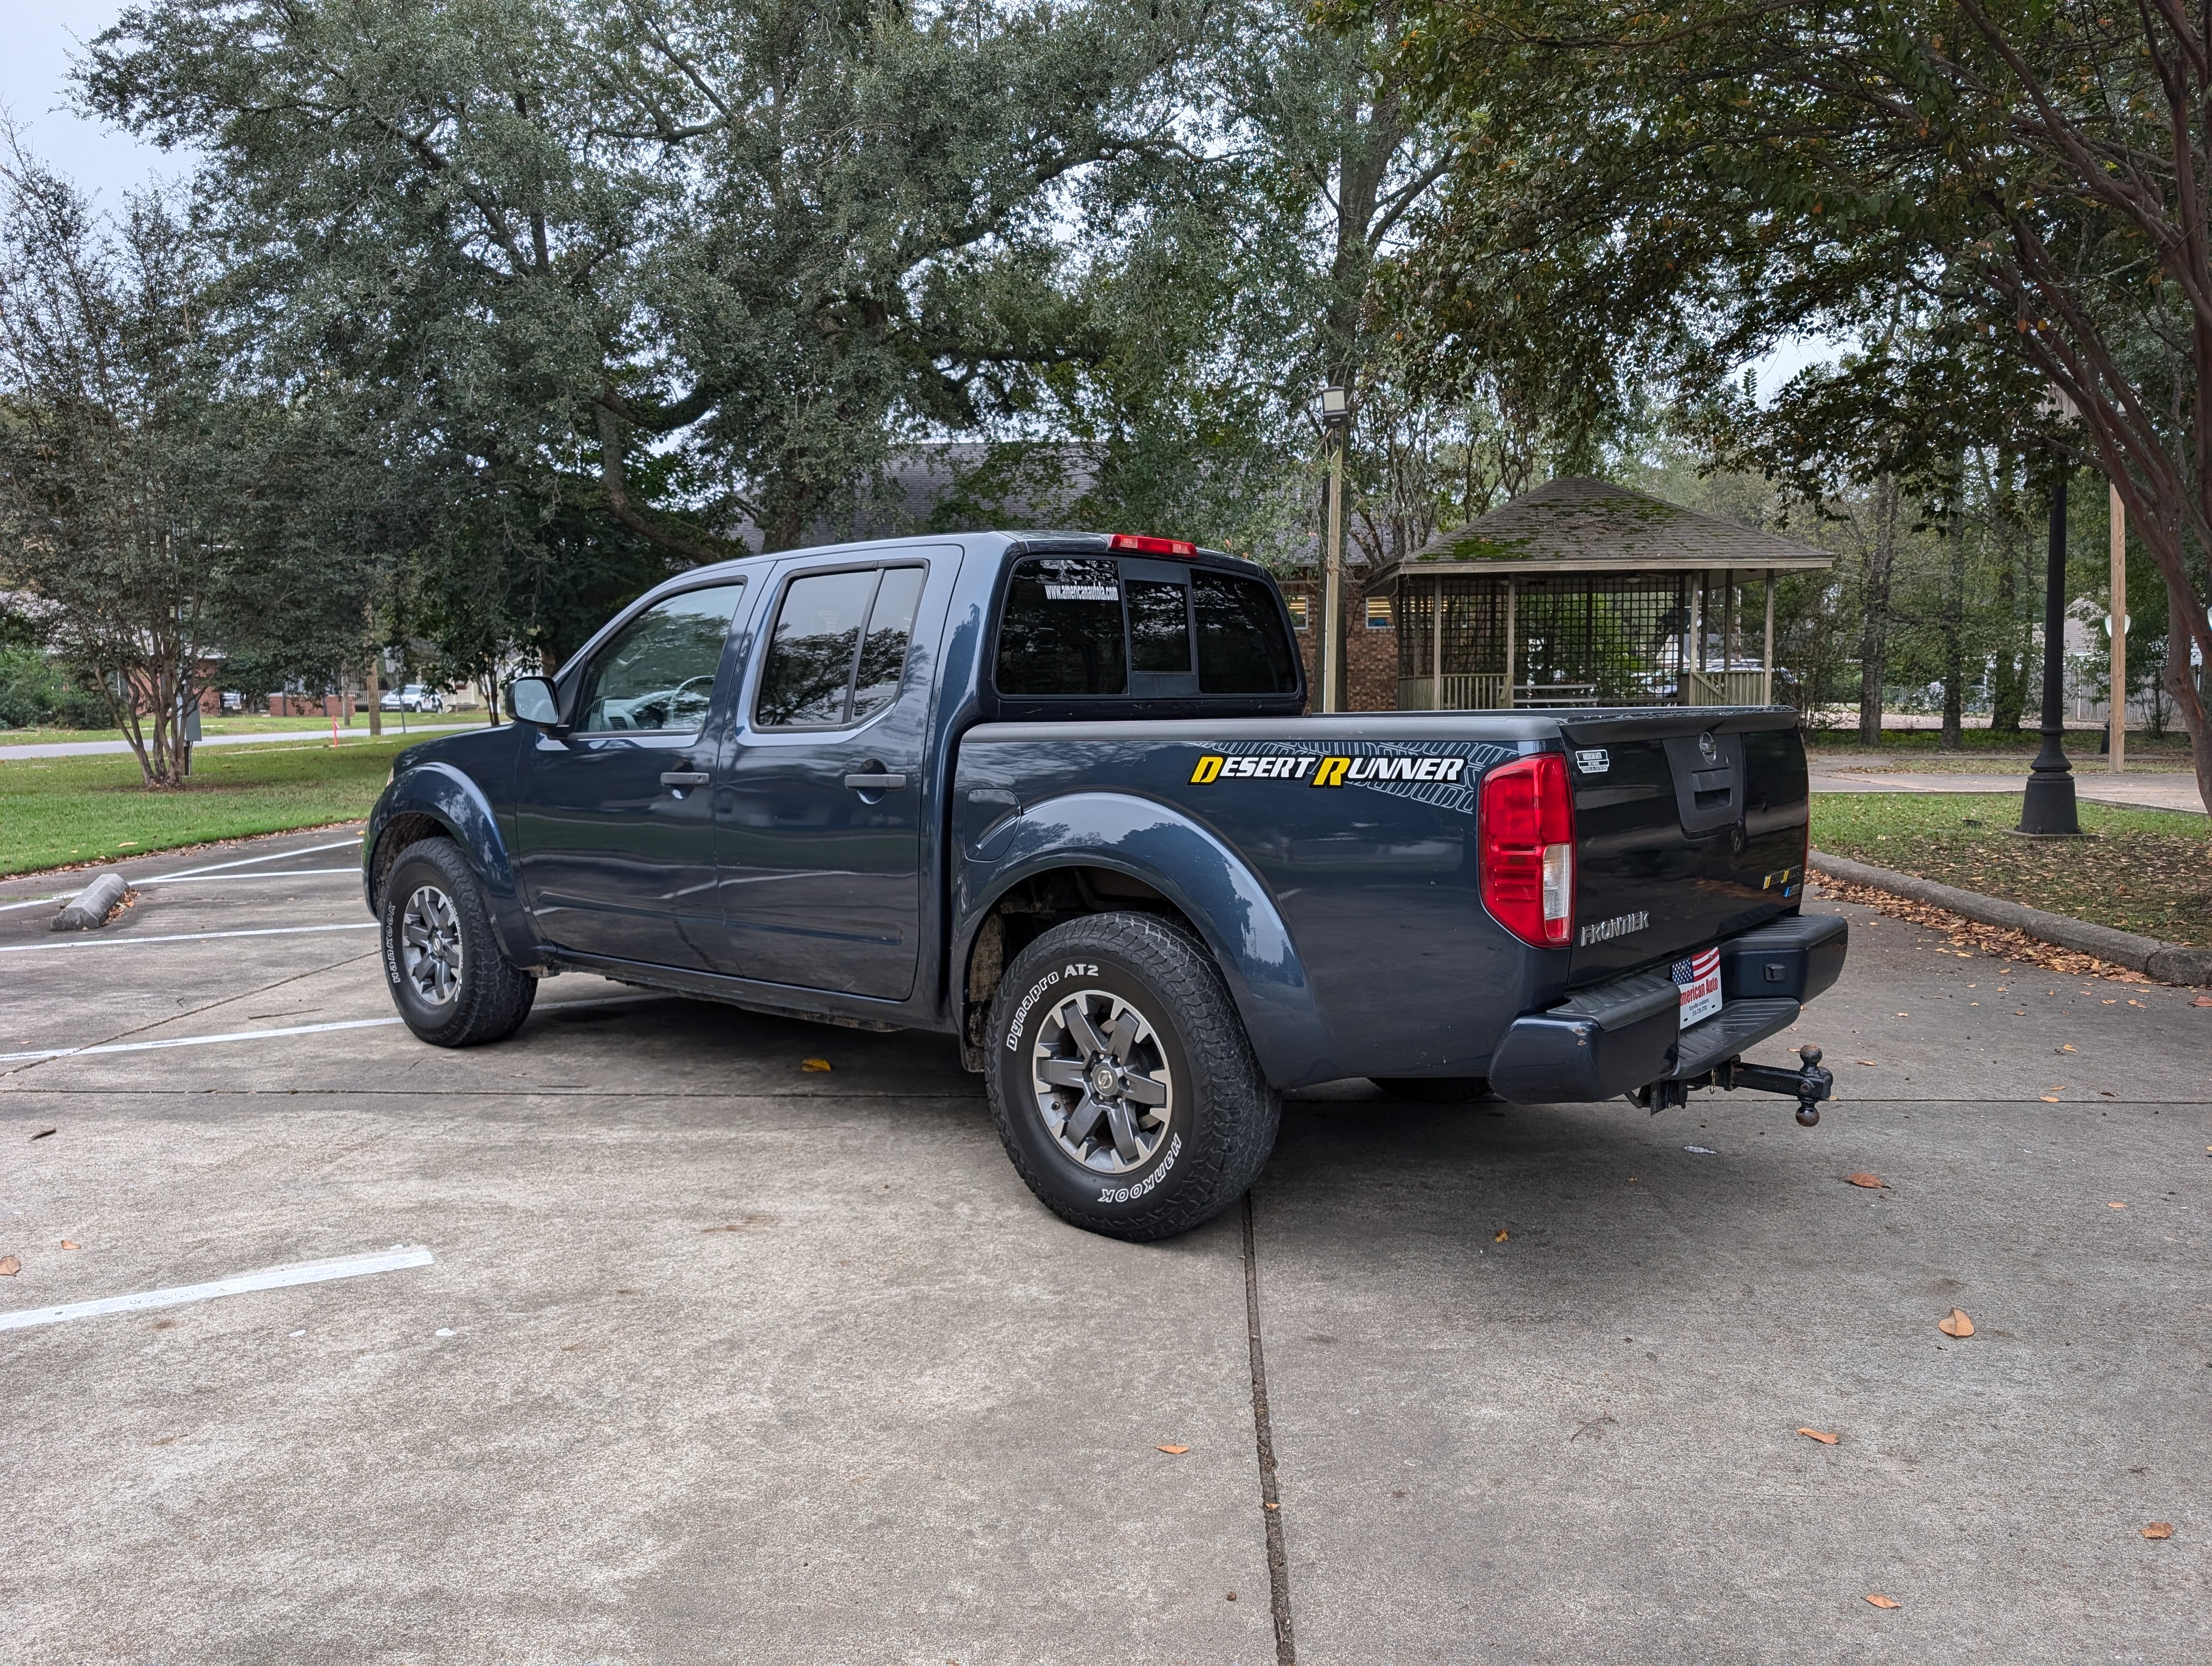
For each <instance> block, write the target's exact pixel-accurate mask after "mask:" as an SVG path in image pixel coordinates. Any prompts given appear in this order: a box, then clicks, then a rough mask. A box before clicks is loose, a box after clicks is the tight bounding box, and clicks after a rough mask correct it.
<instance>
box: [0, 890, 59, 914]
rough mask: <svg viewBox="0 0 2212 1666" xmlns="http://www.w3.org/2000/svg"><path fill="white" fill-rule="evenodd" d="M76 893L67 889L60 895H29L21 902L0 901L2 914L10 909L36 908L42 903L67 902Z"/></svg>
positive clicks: (0, 912)
mask: <svg viewBox="0 0 2212 1666" xmlns="http://www.w3.org/2000/svg"><path fill="white" fill-rule="evenodd" d="M74 896H76V892H75V891H63V892H62V893H61V894H60V895H59V896H58V897H25V898H24V899H23V900H22V901H21V902H20V903H0V914H5V913H6V912H7V911H8V910H9V909H34V908H37V907H38V906H39V905H40V903H47V904H49V905H51V904H52V903H66V902H68V901H69V899H70V897H74Z"/></svg>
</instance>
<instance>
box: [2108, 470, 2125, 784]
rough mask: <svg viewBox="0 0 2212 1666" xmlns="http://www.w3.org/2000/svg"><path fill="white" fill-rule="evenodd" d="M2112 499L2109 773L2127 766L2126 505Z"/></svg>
mask: <svg viewBox="0 0 2212 1666" xmlns="http://www.w3.org/2000/svg"><path fill="white" fill-rule="evenodd" d="M2110 490H2111V492H2112V719H2111V721H2112V773H2113V774H2114V775H2118V774H2119V773H2120V772H2121V771H2122V770H2124V769H2126V768H2127V767H2128V506H2127V505H2126V504H2124V503H2123V502H2120V489H2119V488H2118V486H2113V487H2112V488H2110Z"/></svg>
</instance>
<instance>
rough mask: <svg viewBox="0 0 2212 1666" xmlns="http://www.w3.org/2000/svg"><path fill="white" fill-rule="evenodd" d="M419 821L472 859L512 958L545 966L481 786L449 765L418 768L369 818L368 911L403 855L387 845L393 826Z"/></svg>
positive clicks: (364, 852)
mask: <svg viewBox="0 0 2212 1666" xmlns="http://www.w3.org/2000/svg"><path fill="white" fill-rule="evenodd" d="M416 818H428V819H429V820H430V821H432V822H435V823H436V824H437V825H438V826H439V827H440V828H441V830H443V831H444V832H445V834H446V835H447V837H449V838H451V839H452V840H453V842H454V843H456V844H458V845H459V846H460V848H461V849H462V851H463V852H464V853H465V854H466V855H467V857H468V859H469V866H470V867H471V869H473V870H474V871H475V873H476V876H477V883H478V884H479V885H483V889H484V895H485V897H486V899H487V900H488V901H489V903H491V923H492V929H493V931H495V933H498V935H499V940H500V947H501V950H502V951H503V952H505V954H506V956H507V959H508V960H510V961H512V962H513V964H516V965H517V966H526V967H528V966H536V965H538V964H540V963H541V962H543V960H544V955H543V954H541V953H540V952H538V933H537V932H536V930H535V929H534V928H533V927H532V925H531V923H530V915H529V914H528V912H527V910H526V909H524V908H523V906H522V898H521V894H520V891H518V890H517V889H516V886H515V882H514V864H513V861H512V860H510V859H509V858H508V855H507V841H506V840H505V839H503V838H501V836H500V832H499V823H498V821H497V820H496V818H494V816H493V815H492V810H491V806H490V804H489V802H488V801H487V800H485V798H484V795H483V792H482V791H481V790H480V789H479V788H478V787H477V784H476V783H475V782H474V781H471V780H470V779H469V778H468V777H467V776H466V775H463V774H462V773H461V772H460V771H459V769H455V768H453V765H452V764H450V763H418V764H416V766H415V767H414V768H413V769H409V770H407V771H406V772H405V773H404V774H402V775H399V776H398V777H397V778H396V779H395V780H394V781H392V784H391V785H390V786H389V787H386V788H385V789H384V795H383V796H382V797H381V798H380V799H379V800H377V801H376V808H375V809H374V811H372V812H370V813H369V818H368V827H367V828H366V829H365V830H363V831H362V842H361V860H362V885H363V887H364V890H365V891H366V894H367V898H368V906H369V911H370V912H371V913H374V912H376V910H377V905H378V903H379V900H380V899H379V897H378V896H377V890H378V886H379V884H380V881H381V879H382V877H383V874H384V873H385V871H386V869H388V868H389V867H390V866H391V865H392V859H394V858H396V857H397V856H398V854H399V851H398V848H397V847H390V846H388V845H387V843H386V841H387V840H388V839H389V838H390V837H391V836H392V830H393V826H394V824H398V825H399V828H400V830H401V831H402V832H403V833H404V831H405V830H407V829H408V828H409V827H410V826H413V827H419V826H420V825H421V823H420V821H419V820H417V819H416Z"/></svg>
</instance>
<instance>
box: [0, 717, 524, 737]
mask: <svg viewBox="0 0 2212 1666" xmlns="http://www.w3.org/2000/svg"><path fill="white" fill-rule="evenodd" d="M472 721H473V722H477V723H482V722H483V721H484V714H483V712H482V711H480V710H479V711H474V712H452V711H448V712H410V713H408V714H407V723H408V727H410V728H416V729H419V728H421V727H423V726H424V725H425V724H428V725H430V726H432V727H442V726H444V725H446V724H451V723H468V722H472ZM330 727H331V720H330V719H329V718H327V717H268V716H261V715H247V716H243V717H239V716H223V717H204V718H202V719H201V720H200V733H201V735H202V737H203V738H207V737H212V736H215V735H225V734H294V733H303V732H305V731H307V730H310V729H312V730H315V731H318V732H319V733H324V734H327V733H330ZM384 727H385V728H386V731H387V732H389V733H392V734H398V733H399V714H398V712H386V713H385V714H384ZM338 733H340V734H341V735H343V736H344V737H346V738H347V739H353V738H355V737H356V736H362V737H365V736H367V735H368V713H367V712H356V713H355V714H353V727H351V728H350V729H349V728H347V727H346V726H345V720H344V719H343V718H340V719H339V720H338ZM120 739H123V731H122V730H120V729H52V728H28V729H0V746H49V745H55V744H57V743H62V742H67V741H72V740H120Z"/></svg>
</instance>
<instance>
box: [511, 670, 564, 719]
mask: <svg viewBox="0 0 2212 1666" xmlns="http://www.w3.org/2000/svg"><path fill="white" fill-rule="evenodd" d="M507 715H508V716H509V717H511V718H513V720H514V721H516V722H518V723H535V724H537V725H538V727H540V728H544V729H551V728H557V727H559V726H560V722H561V702H560V700H559V698H558V697H557V696H556V695H555V694H554V692H553V684H551V683H550V682H548V681H547V680H546V679H545V678H543V677H518V678H515V679H514V680H513V682H512V683H509V684H507Z"/></svg>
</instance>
